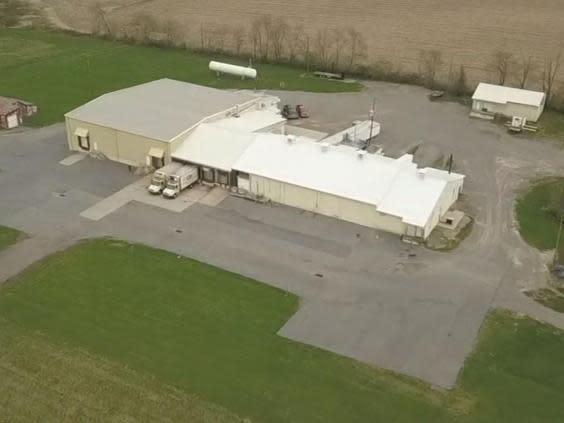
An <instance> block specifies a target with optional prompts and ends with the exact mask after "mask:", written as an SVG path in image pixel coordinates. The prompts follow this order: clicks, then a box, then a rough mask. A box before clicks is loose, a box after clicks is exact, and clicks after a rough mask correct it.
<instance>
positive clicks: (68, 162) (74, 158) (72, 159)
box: [59, 153, 87, 166]
mask: <svg viewBox="0 0 564 423" xmlns="http://www.w3.org/2000/svg"><path fill="white" fill-rule="evenodd" d="M86 156H87V154H85V153H75V154H71V155H70V156H68V157H66V158H64V159H63V160H61V161H60V162H59V164H60V165H63V166H72V165H73V164H75V163H78V162H79V161H81V160H84V159H85V158H86Z"/></svg>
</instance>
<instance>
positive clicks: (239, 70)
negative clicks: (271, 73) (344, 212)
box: [209, 60, 257, 79]
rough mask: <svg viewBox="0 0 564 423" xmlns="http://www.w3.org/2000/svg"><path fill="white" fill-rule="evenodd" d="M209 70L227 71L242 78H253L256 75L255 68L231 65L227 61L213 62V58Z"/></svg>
mask: <svg viewBox="0 0 564 423" xmlns="http://www.w3.org/2000/svg"><path fill="white" fill-rule="evenodd" d="M209 67H210V70H211V71H214V72H221V73H227V74H230V75H237V76H242V77H243V78H252V79H255V78H256V77H257V70H256V69H253V68H247V67H245V66H237V65H231V64H229V63H222V62H214V61H213V60H212V61H211V62H210V65H209Z"/></svg>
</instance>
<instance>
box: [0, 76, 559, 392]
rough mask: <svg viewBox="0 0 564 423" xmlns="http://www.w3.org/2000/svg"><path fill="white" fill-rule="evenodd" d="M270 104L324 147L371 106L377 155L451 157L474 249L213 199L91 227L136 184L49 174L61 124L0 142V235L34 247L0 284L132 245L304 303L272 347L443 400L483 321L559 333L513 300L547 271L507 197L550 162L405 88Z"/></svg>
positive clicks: (98, 165)
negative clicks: (321, 135)
mask: <svg viewBox="0 0 564 423" xmlns="http://www.w3.org/2000/svg"><path fill="white" fill-rule="evenodd" d="M278 94H279V95H280V96H281V97H282V98H283V99H284V101H291V102H294V103H303V104H306V105H307V106H308V107H309V108H310V110H311V112H312V119H311V120H310V121H308V122H304V124H305V126H307V127H309V128H311V129H314V130H322V131H325V132H331V131H335V130H339V129H343V128H344V127H345V126H347V125H348V124H349V123H350V122H351V121H352V120H354V119H359V118H365V117H366V116H365V115H366V112H367V110H368V108H369V107H370V104H371V101H372V98H373V97H376V99H377V119H378V120H379V121H380V122H381V123H382V134H381V136H380V137H379V138H378V140H377V142H378V143H379V144H382V146H383V147H384V150H385V151H386V152H388V153H389V154H400V153H401V152H402V151H404V150H405V149H406V148H408V147H409V146H410V145H412V144H413V143H414V140H416V141H419V140H423V141H426V142H432V143H433V144H435V145H437V146H440V147H441V148H443V149H444V150H445V152H449V154H450V153H451V152H452V153H453V154H454V155H455V163H456V166H457V169H458V170H459V171H460V172H463V173H466V174H467V175H468V181H467V184H466V189H465V197H466V198H465V203H466V204H467V207H468V209H469V210H470V211H472V212H473V214H474V215H475V217H476V225H475V230H474V231H473V233H472V235H471V237H470V238H469V239H468V240H466V242H465V243H464V244H463V245H462V246H461V247H460V248H459V249H458V250H456V251H454V252H452V253H436V252H432V251H429V250H426V249H424V248H423V247H412V246H408V245H406V244H403V243H402V242H401V241H400V240H399V239H398V238H397V237H395V236H392V235H389V234H385V233H380V232H376V231H374V230H371V229H369V228H364V227H360V226H357V225H354V224H349V223H346V222H340V221H337V220H335V219H331V218H328V217H323V216H315V215H312V214H311V213H307V212H303V211H300V210H295V209H291V208H288V207H282V206H276V205H260V204H255V203H253V202H250V201H247V200H243V199H240V198H235V197H227V198H225V199H223V198H221V195H219V194H216V195H215V196H212V197H213V198H212V197H210V202H209V204H205V202H202V201H200V202H195V203H194V204H190V207H187V208H184V209H182V210H167V209H165V208H162V207H154V205H150V204H145V203H143V202H139V201H136V200H133V201H126V202H124V203H123V204H122V205H121V206H120V207H115V208H112V210H111V213H109V214H105V215H104V216H101V217H100V218H99V219H95V220H91V219H87V218H85V217H83V216H81V213H84V211H85V210H92V207H95V206H96V205H99V204H100V202H101V201H106V200H105V199H107V198H112V196H113V195H115V193H117V192H120V190H122V189H124V188H126V187H128V186H130V187H131V186H136V185H135V184H141V183H140V182H136V181H138V180H139V177H136V176H135V175H133V174H131V173H129V172H128V170H127V168H126V167H125V166H121V165H118V164H115V163H111V162H108V161H99V160H96V159H92V158H86V159H83V160H79V161H76V162H74V163H71V165H69V166H65V165H61V164H59V162H60V161H61V160H64V159H65V158H66V157H68V156H69V152H68V150H67V145H66V141H65V138H64V128H63V125H55V126H53V127H49V128H43V129H38V130H27V131H24V132H22V133H4V134H2V135H0V169H1V172H0V200H1V203H0V204H1V207H0V224H4V225H8V226H13V227H16V228H19V229H22V230H24V231H25V232H27V233H28V234H29V235H30V238H29V239H27V240H26V241H23V242H21V243H19V244H17V245H16V246H14V247H12V248H9V249H7V250H5V251H4V252H2V253H0V280H4V279H6V278H9V277H10V276H12V275H13V274H15V273H17V272H18V271H19V270H21V269H23V268H24V267H25V266H27V265H28V264H30V263H31V262H33V261H34V260H36V259H38V258H40V257H41V256H43V255H45V254H48V253H50V252H53V251H56V250H58V249H61V248H65V247H67V246H68V245H71V244H72V242H74V241H76V240H79V239H81V238H85V237H93V236H115V237H119V238H124V239H127V240H131V241H139V242H143V243H146V244H148V245H152V246H155V247H159V248H165V249H167V250H170V251H174V252H177V253H179V254H185V255H188V256H191V257H194V258H196V259H200V260H203V261H206V262H208V263H211V264H215V265H218V266H221V267H223V268H226V269H229V270H232V271H235V272H239V273H242V274H244V275H247V276H250V277H254V278H256V279H258V280H261V281H264V282H266V283H269V284H272V285H275V286H278V287H280V288H282V289H286V290H289V291H291V292H294V293H296V294H298V295H300V296H301V297H302V298H303V302H302V307H301V308H300V310H299V311H298V312H297V313H296V315H295V316H293V317H292V318H291V319H290V320H289V321H288V322H287V323H286V324H285V325H284V327H282V328H280V334H281V335H282V336H287V337H289V338H292V339H296V340H299V341H302V342H306V343H310V344H313V345H317V346H319V347H322V348H326V349H329V350H332V351H335V352H338V353H340V354H346V355H348V356H351V357H354V358H357V359H360V360H363V361H366V362H369V363H372V364H374V365H377V366H380V367H384V368H387V369H391V370H394V371H399V372H402V373H405V374H408V375H411V376H415V377H418V378H421V379H423V380H425V381H428V382H430V383H433V384H436V385H438V386H443V387H450V386H452V385H453V384H454V383H455V381H456V377H457V374H458V372H459V370H460V368H461V366H462V364H463V362H464V358H465V357H466V356H467V354H468V353H469V352H470V351H471V349H472V346H473V343H474V340H475V338H476V335H477V333H478V330H479V328H480V325H481V323H482V321H483V319H484V316H485V314H486V313H487V310H488V309H489V308H490V307H491V306H503V307H508V308H511V309H513V310H516V311H521V312H525V313H529V314H532V315H533V316H535V317H538V318H542V319H543V320H547V321H549V322H551V323H553V324H556V325H559V326H560V327H564V319H563V318H562V316H560V315H558V314H557V313H554V312H551V311H550V310H547V309H545V308H543V307H541V306H540V305H538V304H537V303H534V302H532V301H530V300H529V299H528V298H526V297H524V296H523V295H521V294H520V293H519V289H520V288H523V287H529V286H534V285H535V284H540V283H543V272H544V267H543V262H542V258H541V256H540V254H538V253H536V252H535V251H534V250H532V249H531V248H529V247H528V246H527V245H526V244H524V243H523V242H522V241H521V240H520V238H519V236H518V234H517V233H516V231H515V229H514V224H513V215H512V203H513V199H514V196H515V192H516V190H517V189H518V188H519V187H520V186H521V185H522V184H523V183H524V182H525V181H526V180H527V179H528V178H531V177H534V176H537V175H541V174H550V173H556V172H558V171H560V172H561V171H562V169H563V168H564V153H562V150H561V149H560V148H559V147H557V146H556V145H553V144H551V143H549V142H546V143H545V142H543V143H541V142H537V141H531V140H526V139H522V138H513V137H511V136H509V135H507V134H506V133H505V132H504V131H503V130H502V129H501V128H498V127H496V126H494V125H492V124H491V123H489V122H482V121H475V120H471V119H469V118H468V116H467V110H466V109H465V108H464V107H462V106H460V105H458V104H453V103H429V102H428V100H427V99H426V97H425V91H424V90H422V89H419V88H414V87H406V86H399V85H395V84H384V83H373V84H370V87H369V88H368V89H367V90H366V91H365V92H362V93H351V94H305V93H278ZM71 161H72V160H71ZM351 183H354V181H351ZM131 184H134V185H131ZM126 191H127V190H126ZM218 195H219V196H218ZM128 198H129V197H128ZM102 204H103V203H102ZM171 204H172V203H171Z"/></svg>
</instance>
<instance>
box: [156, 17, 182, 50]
mask: <svg viewBox="0 0 564 423" xmlns="http://www.w3.org/2000/svg"><path fill="white" fill-rule="evenodd" d="M161 32H162V34H163V36H164V39H165V41H166V43H167V44H168V45H171V46H175V45H178V44H180V42H181V40H180V39H181V37H182V35H181V26H180V25H179V23H178V21H176V20H175V19H167V20H165V21H163V22H162V23H161Z"/></svg>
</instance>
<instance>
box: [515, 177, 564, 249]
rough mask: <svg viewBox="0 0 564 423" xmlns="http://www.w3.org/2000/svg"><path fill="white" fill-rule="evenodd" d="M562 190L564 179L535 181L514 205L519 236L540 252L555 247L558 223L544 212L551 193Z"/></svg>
mask: <svg viewBox="0 0 564 423" xmlns="http://www.w3.org/2000/svg"><path fill="white" fill-rule="evenodd" d="M563 188H564V178H549V179H544V180H541V181H537V182H536V183H534V184H533V185H532V187H531V188H530V189H529V190H528V191H526V192H525V193H523V194H522V195H521V196H520V197H519V198H518V199H517V204H516V209H515V210H516V215H517V221H518V222H519V231H520V232H521V236H522V237H523V238H524V239H525V241H527V242H528V243H529V244H531V245H532V246H534V247H536V248H538V249H540V250H550V249H553V248H554V247H555V246H556V237H557V235H558V221H557V219H555V218H553V217H552V216H551V215H550V214H549V213H547V211H546V206H547V204H548V203H549V201H550V198H551V193H552V192H553V191H555V190H558V189H563Z"/></svg>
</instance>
